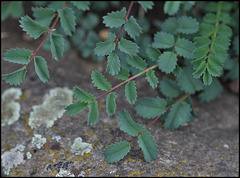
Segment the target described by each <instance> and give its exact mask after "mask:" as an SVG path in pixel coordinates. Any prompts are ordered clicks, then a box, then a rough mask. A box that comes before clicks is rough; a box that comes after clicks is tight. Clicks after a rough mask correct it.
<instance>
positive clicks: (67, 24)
mask: <svg viewBox="0 0 240 178" xmlns="http://www.w3.org/2000/svg"><path fill="white" fill-rule="evenodd" d="M58 13H59V16H60V22H61V26H62V28H63V30H64V31H65V33H66V34H67V35H69V36H72V32H75V30H76V28H75V26H76V16H75V15H74V11H73V10H72V9H71V8H69V7H65V8H64V9H59V10H58Z"/></svg>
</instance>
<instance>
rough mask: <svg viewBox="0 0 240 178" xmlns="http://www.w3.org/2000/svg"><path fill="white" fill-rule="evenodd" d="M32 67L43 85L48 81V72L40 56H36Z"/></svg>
mask: <svg viewBox="0 0 240 178" xmlns="http://www.w3.org/2000/svg"><path fill="white" fill-rule="evenodd" d="M34 66H35V71H36V73H37V75H38V77H39V78H40V80H42V81H43V83H45V82H47V81H48V80H49V72H48V67H47V63H46V61H45V59H44V58H42V57H41V56H36V57H35V58H34Z"/></svg>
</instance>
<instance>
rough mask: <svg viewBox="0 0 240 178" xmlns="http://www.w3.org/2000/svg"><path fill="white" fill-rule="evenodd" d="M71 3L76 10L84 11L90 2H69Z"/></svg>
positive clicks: (87, 8)
mask: <svg viewBox="0 0 240 178" xmlns="http://www.w3.org/2000/svg"><path fill="white" fill-rule="evenodd" d="M71 3H73V5H74V6H76V7H77V8H78V9H80V10H83V11H86V10H89V9H90V8H89V5H90V2H89V1H71Z"/></svg>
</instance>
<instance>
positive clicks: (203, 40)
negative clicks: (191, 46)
mask: <svg viewBox="0 0 240 178" xmlns="http://www.w3.org/2000/svg"><path fill="white" fill-rule="evenodd" d="M194 42H195V45H196V46H197V47H201V46H205V45H206V46H207V45H210V43H211V40H209V39H208V38H207V37H205V36H201V37H194Z"/></svg>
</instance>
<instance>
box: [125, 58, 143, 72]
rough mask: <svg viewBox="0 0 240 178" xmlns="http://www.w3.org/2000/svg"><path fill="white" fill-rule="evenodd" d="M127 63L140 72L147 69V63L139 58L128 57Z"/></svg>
mask: <svg viewBox="0 0 240 178" xmlns="http://www.w3.org/2000/svg"><path fill="white" fill-rule="evenodd" d="M127 62H128V64H130V65H131V66H133V67H136V68H138V69H140V70H144V69H145V68H146V67H147V63H146V61H145V60H143V59H142V58H141V57H139V56H128V57H127Z"/></svg>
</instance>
